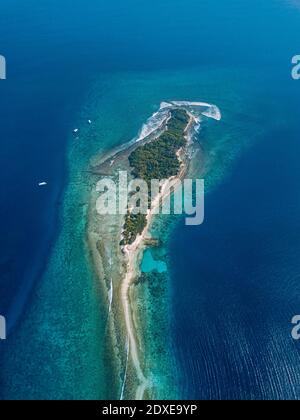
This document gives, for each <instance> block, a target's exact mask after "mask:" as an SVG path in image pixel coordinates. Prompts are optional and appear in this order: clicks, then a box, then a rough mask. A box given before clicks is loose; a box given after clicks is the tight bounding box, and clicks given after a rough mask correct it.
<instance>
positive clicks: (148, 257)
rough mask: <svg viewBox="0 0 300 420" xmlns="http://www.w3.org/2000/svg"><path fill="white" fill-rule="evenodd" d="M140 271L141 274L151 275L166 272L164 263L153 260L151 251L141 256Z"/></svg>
mask: <svg viewBox="0 0 300 420" xmlns="http://www.w3.org/2000/svg"><path fill="white" fill-rule="evenodd" d="M141 270H142V272H143V273H151V272H152V271H158V273H165V272H166V271H167V265H166V263H165V262H164V261H159V260H155V259H154V258H153V255H152V253H151V251H150V250H147V251H146V252H145V253H144V256H143V261H142V264H141Z"/></svg>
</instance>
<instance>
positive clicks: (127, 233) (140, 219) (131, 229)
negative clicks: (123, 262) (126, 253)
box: [120, 212, 147, 246]
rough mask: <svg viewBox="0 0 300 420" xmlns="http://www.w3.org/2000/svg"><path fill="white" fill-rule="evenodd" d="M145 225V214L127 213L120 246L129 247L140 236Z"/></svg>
mask: <svg viewBox="0 0 300 420" xmlns="http://www.w3.org/2000/svg"><path fill="white" fill-rule="evenodd" d="M146 225H147V218H146V215H145V214H132V213H129V212H128V213H127V215H126V217H125V225H124V232H123V237H124V238H123V240H122V241H121V244H120V245H121V246H123V245H131V244H133V242H134V241H135V239H136V237H137V236H138V235H140V234H141V233H142V232H143V230H144V229H145V227H146Z"/></svg>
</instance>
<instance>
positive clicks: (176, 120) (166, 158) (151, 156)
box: [121, 109, 189, 246]
mask: <svg viewBox="0 0 300 420" xmlns="http://www.w3.org/2000/svg"><path fill="white" fill-rule="evenodd" d="M188 122H189V116H188V114H187V112H186V111H185V110H182V109H175V110H172V111H171V117H170V119H169V122H168V127H167V129H166V131H165V132H164V133H162V134H161V136H160V137H158V138H157V139H155V140H153V141H152V142H150V143H147V144H145V145H143V146H140V147H138V148H137V149H135V150H134V151H133V152H132V153H131V155H130V156H129V163H130V166H131V167H132V174H133V176H134V177H135V178H140V179H143V180H144V181H146V182H147V183H148V187H149V194H150V184H151V180H152V179H158V180H163V179H169V178H171V177H173V176H176V175H177V174H178V172H179V169H180V161H179V159H178V156H177V152H178V151H179V150H180V149H181V148H182V147H184V146H185V144H186V140H185V136H184V131H185V129H186V127H187V125H188ZM146 224H147V219H146V216H145V215H144V214H137V215H134V214H131V213H129V212H128V214H127V215H126V218H125V224H124V233H123V235H124V239H123V240H122V241H121V245H122V246H123V245H130V244H132V243H133V242H134V241H135V239H136V237H137V236H138V235H139V234H141V233H142V232H143V230H144V229H145V227H146Z"/></svg>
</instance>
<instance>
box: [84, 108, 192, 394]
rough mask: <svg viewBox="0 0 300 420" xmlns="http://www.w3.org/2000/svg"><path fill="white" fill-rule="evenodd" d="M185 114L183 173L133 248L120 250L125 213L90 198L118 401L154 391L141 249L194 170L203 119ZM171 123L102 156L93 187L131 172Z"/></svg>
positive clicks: (160, 197) (91, 243) (92, 244)
mask: <svg viewBox="0 0 300 420" xmlns="http://www.w3.org/2000/svg"><path fill="white" fill-rule="evenodd" d="M185 111H186V113H187V116H188V121H187V125H186V127H185V128H184V131H183V137H184V138H185V140H186V143H185V145H184V146H182V147H181V148H180V149H178V150H177V152H176V155H177V158H178V161H179V173H178V174H177V175H175V176H172V177H170V178H169V179H167V181H166V182H165V183H164V184H163V185H162V188H161V191H160V193H159V194H157V196H156V197H155V198H154V200H153V201H152V206H151V209H150V210H148V214H147V215H146V225H145V227H144V230H143V231H142V233H141V234H139V235H138V236H137V237H136V238H135V240H134V242H133V243H132V244H126V245H124V246H123V248H122V247H121V246H120V238H121V239H122V236H121V235H122V231H123V228H124V215H119V214H117V215H104V216H100V215H99V214H97V211H96V201H97V197H98V193H97V192H96V188H93V189H92V192H91V196H90V197H91V199H90V204H89V212H88V214H89V217H88V225H87V242H88V248H89V250H90V258H91V264H92V266H93V268H94V270H95V273H96V276H97V278H98V279H99V281H100V284H101V288H102V291H103V296H104V300H106V301H107V308H108V314H107V321H106V322H107V326H106V334H105V337H106V338H105V340H106V347H107V357H108V359H109V363H111V364H112V365H111V368H112V371H111V374H110V377H109V381H110V383H112V384H113V386H115V387H116V391H115V393H116V398H117V399H118V395H119V396H120V398H122V399H136V400H141V399H145V398H147V395H151V392H150V390H151V389H154V388H153V383H152V382H151V380H150V379H149V377H147V375H149V373H148V374H147V373H146V369H147V368H146V366H147V362H146V360H145V358H144V357H143V355H144V353H145V351H146V349H144V345H145V344H144V343H143V334H142V333H141V331H140V329H141V328H142V326H141V324H140V321H141V318H140V316H141V314H140V313H138V307H137V306H136V303H137V302H136V297H134V289H133V286H134V284H135V280H136V279H137V277H138V276H139V275H140V274H141V272H140V259H141V255H142V253H143V251H144V250H145V249H146V248H147V247H148V246H149V239H151V238H149V230H150V228H151V226H152V222H153V219H154V216H155V214H157V208H158V207H159V206H160V202H162V201H164V200H165V199H166V198H167V197H168V195H170V193H171V191H170V188H169V183H172V186H173V187H175V188H176V184H177V182H179V181H181V179H182V178H183V177H184V176H185V175H186V173H187V171H188V170H189V167H190V162H191V154H190V153H189V148H190V146H191V143H192V136H191V135H190V133H191V131H192V129H193V127H194V126H195V125H197V124H198V123H199V121H198V119H197V117H196V116H195V115H193V114H192V113H191V112H189V110H185ZM168 121H169V118H166V119H164V122H163V124H162V125H160V126H159V127H157V130H155V131H154V132H151V133H150V134H149V135H148V136H146V137H145V138H144V139H143V140H142V141H139V142H136V143H134V144H133V143H132V141H131V142H129V143H128V144H127V147H125V146H122V150H120V149H118V150H116V149H115V150H114V151H109V152H107V153H105V155H104V157H103V155H102V156H99V158H98V160H97V161H96V162H95V165H94V166H91V168H90V171H89V172H90V174H91V176H92V177H93V178H92V179H94V181H93V183H94V185H96V183H97V180H98V179H99V176H101V177H103V176H107V177H111V178H112V179H115V178H117V173H118V171H119V170H127V172H128V173H131V170H132V168H131V167H130V164H129V155H130V153H132V151H133V150H135V149H136V148H138V147H139V146H140V145H144V144H147V143H150V142H152V141H153V140H155V139H157V138H158V137H159V136H160V135H161V134H162V133H163V132H164V131H165V130H166V129H167V128H168V125H167V124H168ZM167 186H168V188H167V190H166V187H167ZM158 213H159V212H158ZM112 292H113V293H112ZM124 349H125V351H124ZM111 355H113V361H111V359H112V357H111ZM150 373H151V372H150ZM147 392H149V394H147Z"/></svg>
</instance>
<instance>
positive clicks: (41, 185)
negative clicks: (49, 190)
mask: <svg viewBox="0 0 300 420" xmlns="http://www.w3.org/2000/svg"><path fill="white" fill-rule="evenodd" d="M46 185H48V184H47V182H45V181H44V182H39V187H45V186H46Z"/></svg>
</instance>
